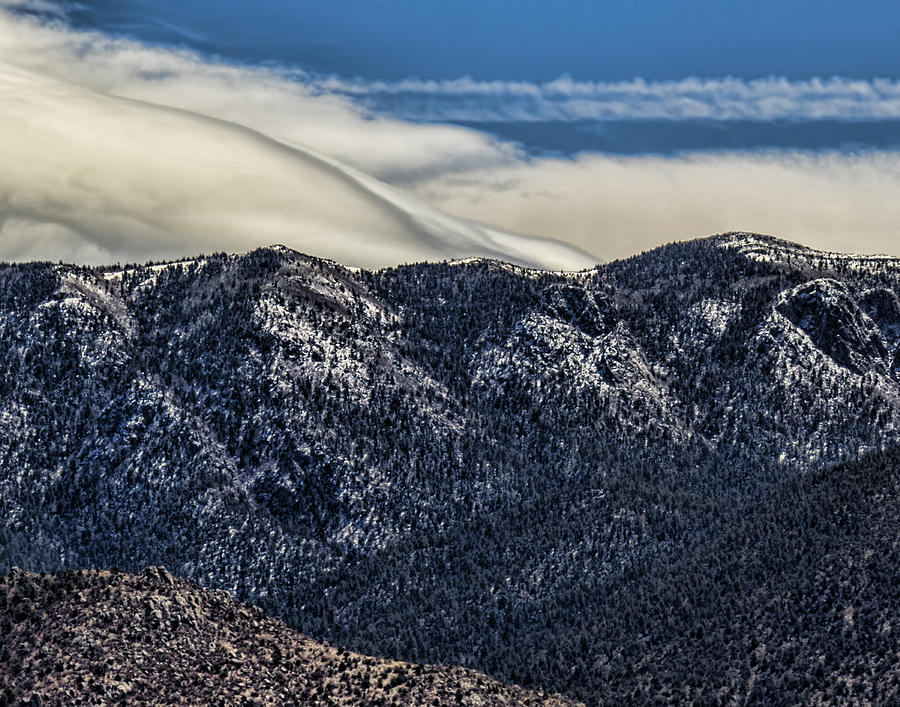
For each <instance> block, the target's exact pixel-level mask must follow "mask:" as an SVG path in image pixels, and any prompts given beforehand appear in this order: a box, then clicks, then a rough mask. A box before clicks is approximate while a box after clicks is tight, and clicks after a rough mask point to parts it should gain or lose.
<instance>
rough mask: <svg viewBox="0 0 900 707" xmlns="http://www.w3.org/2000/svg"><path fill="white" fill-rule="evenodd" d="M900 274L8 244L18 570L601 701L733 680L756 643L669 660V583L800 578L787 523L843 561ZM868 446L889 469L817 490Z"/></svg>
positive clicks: (8, 479) (897, 441)
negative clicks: (235, 601)
mask: <svg viewBox="0 0 900 707" xmlns="http://www.w3.org/2000/svg"><path fill="white" fill-rule="evenodd" d="M898 293H900V263H898V261H896V260H893V259H889V258H877V257H856V256H840V255H834V254H827V253H818V252H816V251H810V250H808V249H803V248H801V247H799V246H794V245H793V244H788V243H784V242H781V241H777V240H775V239H771V238H766V237H761V236H756V235H752V234H728V235H725V236H720V237H714V238H711V239H704V240H700V241H694V242H690V243H682V244H674V245H671V246H666V247H663V248H660V249H657V250H654V251H651V252H649V253H645V254H643V255H640V256H637V257H635V258H631V259H628V260H625V261H619V262H615V263H610V264H608V265H604V266H601V267H598V268H596V269H595V270H592V271H590V272H584V273H573V274H553V273H547V272H541V271H537V270H528V269H524V268H521V267H515V266H510V265H507V264H504V263H500V262H497V261H490V260H468V261H464V262H457V263H444V264H419V265H411V266H405V267H401V268H394V269H389V270H382V271H377V272H367V271H350V270H347V269H346V268H343V267H341V266H339V265H337V264H335V263H333V262H329V261H324V260H319V259H315V258H309V257H306V256H302V255H300V254H298V253H295V252H293V251H290V250H288V249H285V248H269V249H262V250H259V251H255V252H253V253H250V254H248V255H246V256H225V255H213V256H207V257H198V258H197V259H195V260H193V261H185V262H182V263H172V264H165V265H156V266H152V267H136V268H130V269H125V270H121V269H111V268H107V269H103V268H97V269H88V268H73V267H70V266H58V265H49V264H30V265H18V266H7V267H4V268H3V269H2V270H0V432H2V433H0V571H4V570H5V571H8V569H9V568H10V567H11V566H13V565H18V566H21V567H25V568H26V569H29V570H40V569H44V570H52V569H58V568H64V567H108V566H113V565H115V566H119V567H123V568H127V569H132V570H138V569H140V568H142V567H146V566H151V565H161V564H162V565H165V566H167V567H168V568H169V569H170V570H171V571H172V572H173V573H174V574H176V575H179V576H183V577H186V578H190V579H194V580H196V581H198V582H200V583H201V584H202V585H203V586H205V587H209V588H220V589H227V590H229V591H231V592H233V593H234V594H235V595H236V596H237V597H238V598H239V599H241V600H244V601H251V602H254V603H257V604H259V605H260V606H262V607H264V608H265V609H266V610H268V611H270V612H272V613H274V614H275V615H277V616H280V617H282V618H283V619H285V621H286V622H287V623H288V624H290V625H291V626H294V627H296V628H299V629H300V630H302V631H303V632H304V633H306V634H308V635H311V636H313V637H314V638H316V639H321V640H327V641H329V642H332V643H335V644H338V645H343V646H345V647H348V648H351V649H353V650H356V651H359V652H361V653H368V654H379V655H389V656H392V657H398V658H403V659H405V660H409V661H412V662H441V663H445V664H456V665H466V666H473V667H478V668H479V669H480V670H483V671H485V672H488V673H489V674H491V675H493V676H498V677H501V678H502V679H504V680H508V681H511V682H516V683H519V684H523V685H526V686H530V685H534V686H540V687H542V688H544V689H550V690H552V691H564V692H565V693H566V694H569V695H571V696H574V697H576V698H579V699H584V700H586V701H596V700H601V701H602V700H609V701H612V702H621V701H622V700H623V699H628V698H629V696H630V695H631V693H632V692H633V691H635V690H637V691H638V692H637V693H635V694H641V695H645V696H649V695H650V693H649V692H647V691H648V690H650V691H652V690H656V689H657V688H656V687H653V685H655V683H653V682H652V680H650V678H651V677H652V676H655V677H656V679H657V682H660V683H665V684H668V685H676V684H684V685H687V684H693V685H695V686H696V689H697V690H698V691H699V692H696V693H692V694H693V695H694V697H693V698H690V699H694V698H696V699H701V698H703V699H705V698H706V697H707V696H708V693H706V692H703V691H702V685H714V684H718V685H719V686H720V688H721V689H722V690H724V691H725V693H726V694H728V695H738V694H742V693H741V692H740V691H741V690H746V689H747V688H748V686H747V684H746V683H742V682H740V681H738V682H728V680H730V678H727V676H728V675H731V674H732V671H733V670H735V669H737V668H735V666H736V665H737V664H741V665H743V663H742V662H741V661H743V660H744V659H745V658H746V657H747V654H746V650H749V649H748V648H747V646H746V645H745V644H743V643H741V644H740V645H738V644H735V646H736V647H735V653H734V655H731V654H729V655H731V658H730V660H732V662H731V663H729V662H727V661H725V662H722V661H716V662H715V665H716V666H718V667H716V668H715V670H716V671H718V672H716V674H715V675H707V676H706V677H705V678H703V679H701V678H700V677H698V676H697V675H695V674H693V673H691V672H690V671H691V670H692V669H693V668H691V667H690V665H691V664H690V661H687V662H684V661H681V662H679V661H676V662H675V663H673V664H672V665H675V666H677V669H676V668H675V667H673V668H672V671H673V672H672V673H671V674H668V676H666V674H665V672H664V671H665V670H667V669H668V668H666V666H667V665H668V663H666V661H669V660H670V659H671V654H670V652H667V651H670V650H674V648H673V646H675V645H676V644H678V641H680V640H682V639H683V638H684V637H683V636H682V634H681V633H679V632H680V631H681V630H682V627H683V626H684V625H687V624H683V623H677V622H673V620H670V618H669V617H670V616H673V615H675V612H674V610H673V609H672V608H671V607H673V606H683V611H684V612H685V616H687V617H692V618H690V620H691V621H695V622H697V626H698V627H699V630H701V631H706V629H708V628H709V629H712V628H713V627H714V626H716V625H717V624H718V622H719V621H721V619H722V618H723V617H727V616H728V608H727V606H728V604H727V600H728V599H729V598H731V599H735V601H736V597H737V596H738V595H739V593H738V590H737V589H736V588H737V587H740V586H744V587H745V588H747V587H749V588H748V589H747V591H748V592H749V593H750V595H751V596H753V597H757V596H760V597H762V596H767V595H766V592H767V591H769V589H771V588H766V587H764V586H762V585H759V584H758V583H757V584H756V585H753V584H752V582H754V581H756V580H757V579H758V578H759V577H766V576H772V577H776V576H778V577H784V578H785V579H784V582H785V591H792V589H791V588H792V587H795V586H800V585H799V584H798V583H799V582H800V580H801V579H802V577H798V576H795V577H794V578H793V579H792V578H791V575H790V573H789V570H790V568H791V567H792V564H791V562H789V561H788V560H787V559H785V558H790V557H795V558H796V556H795V555H792V554H791V553H792V552H794V550H795V547H794V545H795V544H796V546H797V547H799V548H803V549H805V551H808V556H809V560H808V562H807V564H806V565H805V566H806V567H807V568H810V569H809V571H810V572H818V571H819V570H818V569H812V568H816V567H819V568H824V569H822V570H821V571H823V572H824V573H825V574H824V575H823V576H824V577H826V578H828V577H837V575H836V574H835V572H837V569H835V567H837V565H834V563H833V562H831V560H830V559H829V558H830V557H831V555H830V554H829V553H832V552H833V551H834V548H835V547H836V545H835V544H834V543H837V542H838V540H839V539H840V538H845V537H846V538H851V539H852V538H857V540H852V542H862V541H861V540H858V538H859V537H862V536H860V535H859V533H861V532H862V531H861V530H860V529H859V527H858V525H857V524H856V523H857V521H856V520H854V519H856V518H859V516H858V515H850V516H848V515H846V511H845V510H844V509H846V508H851V507H856V508H864V507H866V505H867V504H868V505H870V506H871V507H873V508H875V509H886V508H890V507H892V506H891V505H890V504H892V503H893V502H894V501H893V499H894V496H895V490H891V489H892V488H894V487H892V486H891V483H892V482H891V481H890V480H891V479H892V478H893V477H892V476H891V474H893V473H894V470H895V469H896V449H897V447H898V445H900V383H898V367H897V366H896V361H897V357H898V355H900V348H898V337H897V331H898V327H900V321H897V311H898V310H897V309H896V308H895V307H894V306H893V304H894V303H895V302H896V298H897V295H898ZM882 457H884V459H887V460H888V461H887V462H885V463H886V464H887V467H885V468H886V469H887V471H884V470H883V469H882V471H880V472H879V474H880V476H878V478H880V479H882V482H881V485H880V486H866V485H865V484H858V485H857V486H855V487H841V490H840V493H838V491H837V490H836V491H835V495H834V496H833V497H830V496H829V495H828V489H829V488H830V486H829V485H828V484H827V483H826V484H824V486H820V487H816V488H817V489H818V490H817V491H816V493H815V494H814V495H813V496H812V497H809V498H807V491H806V490H805V489H806V488H807V487H806V484H807V483H810V480H811V479H815V478H818V477H816V475H817V474H825V475H829V474H834V475H835V478H840V474H841V473H842V471H841V470H842V469H845V468H848V466H847V465H851V466H852V465H854V464H859V465H861V466H860V467H859V469H862V470H863V471H860V472H858V473H859V474H861V475H862V478H867V476H866V474H867V473H868V472H865V470H866V469H869V468H870V466H869V465H870V464H874V465H875V467H871V468H879V469H881V466H879V465H880V464H882V462H881V461H879V460H880V459H882ZM854 468H856V467H854ZM828 478H831V477H828ZM783 489H792V490H791V491H790V493H788V492H786V491H785V492H782V491H781V490H783ZM879 512H880V511H879ZM798 514H799V515H798ZM884 518H885V520H884V523H885V528H886V529H887V530H886V531H885V533H883V535H884V536H885V537H886V536H887V535H889V532H888V531H890V529H891V528H892V527H893V526H892V525H891V523H892V521H891V520H890V518H891V516H890V514H887V515H884ZM829 519H830V520H829ZM826 520H827V521H828V522H829V523H832V522H833V523H836V525H829V526H828V527H829V528H831V530H828V531H827V532H822V531H821V529H819V528H818V526H817V523H819V522H820V521H822V522H825V521H826ZM782 537H790V538H793V541H792V542H793V543H794V544H785V543H783V542H782V541H781V540H780V538H782ZM879 537H882V536H881V535H879ZM759 543H763V545H762V547H765V546H766V544H769V545H772V546H773V547H775V548H776V550H777V551H769V550H766V551H762V550H760V549H758V548H759V547H760V546H759V545H758V544H759ZM879 543H881V541H880V540H879ZM877 547H878V549H876V550H874V551H875V552H882V553H887V554H889V553H890V548H889V546H884V545H883V543H882V544H881V545H878V546H877ZM729 548H738V549H737V550H735V551H734V552H733V553H731V552H730V551H729ZM698 558H702V559H703V560H706V559H708V562H706V563H704V562H703V561H699V562H698ZM761 558H762V559H761ZM721 563H725V564H727V566H728V567H729V568H730V569H729V570H728V571H727V572H725V571H722V572H714V573H712V574H711V575H708V574H707V572H708V569H709V567H711V566H719V565H720V564H721ZM728 563H730V564H728ZM817 563H818V564H817ZM723 566H724V565H723ZM829 567H831V568H832V569H828V568H829ZM740 572H745V574H746V577H747V578H748V579H747V580H746V583H745V584H743V585H741V584H739V583H735V582H734V581H732V577H734V576H736V573H737V574H740ZM672 578H675V579H672ZM670 579H671V586H672V587H680V588H681V590H680V592H679V593H677V594H675V593H671V592H668V590H665V587H667V586H669V585H668V584H667V582H669V581H670ZM676 579H677V581H676ZM695 580H696V581H697V582H700V581H701V580H702V582H703V583H704V584H703V586H704V587H706V590H704V592H705V593H703V594H700V593H698V594H696V595H694V594H692V593H691V592H690V591H689V589H690V588H691V587H692V586H694V583H695ZM748 583H749V584H748ZM664 590H665V591H664ZM704 596H715V597H720V598H721V601H718V600H717V601H716V602H711V603H710V602H708V601H707V600H706V599H704ZM890 596H891V595H890V591H889V589H885V590H884V592H883V593H882V597H881V599H879V600H878V602H880V604H879V607H878V610H879V611H882V610H884V609H885V608H890V607H891V606H892V604H891V603H890V601H893V600H892V599H890ZM665 597H668V598H665ZM889 599H890V601H889ZM767 606H768V604H766V603H765V602H764V603H763V604H760V605H759V606H757V607H756V608H752V607H751V608H752V611H756V610H757V609H758V610H759V611H762V612H763V613H764V614H765V616H766V617H768V618H767V619H766V620H767V621H768V620H775V619H773V618H772V616H773V615H772V614H771V613H767V612H769V611H770V609H769V608H766V607H767ZM661 607H662V609H661ZM751 608H748V609H747V611H751ZM663 609H664V610H663ZM752 611H751V613H752ZM411 625H413V626H414V627H415V628H414V629H413V630H410V626H411ZM717 630H718V629H717ZM642 635H646V636H648V637H652V639H653V641H655V643H654V645H655V646H657V648H659V651H661V652H653V655H656V656H657V658H658V660H656V662H654V663H652V664H647V665H644V666H643V667H642V668H641V670H640V671H637V670H636V669H635V667H634V661H631V662H629V661H630V659H628V658H626V657H623V656H628V655H632V654H631V653H628V652H627V650H634V651H638V652H639V646H637V644H635V643H634V642H633V639H634V636H642ZM704 635H706V634H704ZM814 635H818V634H815V632H814ZM820 638H821V637H820ZM648 640H650V638H648ZM685 640H686V639H685ZM822 640H825V639H824V638H823V639H822ZM854 640H855V639H854ZM886 640H887V641H888V642H889V643H890V642H891V641H894V640H895V639H894V638H893V634H890V635H889V636H888V637H887V639H886ZM813 643H814V642H813ZM811 645H812V644H811ZM847 645H848V646H849V648H848V650H850V649H851V648H853V646H854V645H855V644H854V643H853V642H852V641H850V642H849V643H848V644H847ZM629 646H631V648H628V647H629ZM666 646H669V648H665V647H666ZM859 648H860V651H862V652H865V651H866V650H868V648H866V647H865V646H862V645H860V646H859ZM626 649H627V650H626ZM692 650H693V651H694V652H693V653H691V652H690V651H692ZM707 650H709V646H708V645H707V644H706V643H694V642H689V646H688V648H684V652H683V655H684V656H687V657H688V658H690V657H691V656H693V657H694V658H695V659H696V660H695V661H694V663H693V664H697V661H699V660H700V659H701V658H702V657H703V656H704V655H705V654H704V651H707ZM654 651H656V649H654ZM648 655H649V653H648ZM686 660H687V659H686ZM623 661H624V662H623ZM628 665H630V666H631V667H627V666H628ZM603 666H610V668H609V671H611V672H609V671H607V669H606V668H604V667H603ZM711 670H712V668H711ZM620 671H621V672H620ZM660 671H663V672H660ZM640 676H644V677H647V679H648V680H650V682H648V683H644V682H640V681H639V679H638V678H639V677H640ZM612 677H614V678H615V679H612ZM664 677H665V680H663V678H664ZM826 678H827V679H828V680H831V679H832V678H834V675H833V674H830V673H829V674H828V675H824V674H823V678H822V680H826ZM829 684H831V683H829ZM826 687H827V686H826V685H825V682H822V681H820V683H819V688H817V689H822V690H825V689H826ZM710 689H712V688H710ZM717 689H718V688H717ZM778 689H781V688H778ZM828 689H831V688H828ZM670 697H672V698H674V697H675V695H674V693H673V694H672V695H670ZM685 699H688V697H685Z"/></svg>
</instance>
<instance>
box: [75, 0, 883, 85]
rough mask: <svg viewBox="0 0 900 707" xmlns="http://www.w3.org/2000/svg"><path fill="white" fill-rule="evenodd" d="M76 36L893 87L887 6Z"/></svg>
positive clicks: (418, 13) (392, 68)
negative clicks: (835, 79) (875, 81)
mask: <svg viewBox="0 0 900 707" xmlns="http://www.w3.org/2000/svg"><path fill="white" fill-rule="evenodd" d="M81 5H83V6H84V10H82V11H78V12H75V13H73V15H74V17H75V18H76V20H77V21H78V22H80V23H83V24H86V25H90V26H95V27H100V28H103V29H107V30H117V31H125V32H129V33H133V34H135V35H136V36H138V37H142V38H145V39H153V40H157V41H174V42H185V43H187V44H190V45H193V46H196V47H198V48H202V49H205V50H212V51H219V52H221V53H222V54H224V55H225V56H229V57H232V58H236V59H241V60H246V61H266V60H273V61H278V62H285V63H296V64H300V65H302V66H304V67H306V68H309V69H314V70H318V71H322V72H326V73H337V74H341V75H343V76H364V77H368V78H381V79H401V78H407V77H410V76H415V77H419V78H433V79H453V78H458V77H460V76H471V77H472V78H475V79H480V80H495V79H496V80H525V81H535V82H545V81H550V80H552V79H555V78H557V77H558V76H560V75H563V74H568V75H571V76H572V77H574V78H576V79H580V80H592V81H618V80H627V79H632V78H636V77H643V78H645V79H662V80H675V79H680V78H683V77H685V76H700V77H719V76H736V77H740V78H746V79H752V78H759V77H764V76H769V75H776V76H784V77H787V78H789V79H803V78H810V77H814V76H820V77H830V76H835V75H838V76H845V77H850V78H870V77H887V78H900V43H898V42H897V37H898V34H900V6H898V5H897V3H896V2H892V1H890V0H856V1H855V2H851V1H848V0H844V1H840V2H838V1H835V0H741V1H737V0H615V1H609V0H607V1H605V2H604V1H602V0H514V1H513V0H216V1H215V2H211V1H209V0H153V1H148V0H103V1H100V0H82V2H81Z"/></svg>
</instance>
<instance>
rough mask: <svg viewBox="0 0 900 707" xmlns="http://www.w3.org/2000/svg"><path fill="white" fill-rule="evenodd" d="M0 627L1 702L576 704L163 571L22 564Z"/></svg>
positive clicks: (11, 580)
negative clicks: (375, 654) (361, 649)
mask: <svg viewBox="0 0 900 707" xmlns="http://www.w3.org/2000/svg"><path fill="white" fill-rule="evenodd" d="M0 627H2V631H0V675H2V676H3V678H2V681H0V702H2V703H3V704H26V705H74V704H123V703H127V704H156V705H163V704H195V705H197V704H205V705H213V704H221V705H291V704H295V705H317V704H321V705H326V704H327V705H379V704H380V705H391V704H419V705H453V704H458V705H559V706H562V705H566V704H573V703H572V702H571V701H568V700H565V699H562V698H557V697H548V696H545V695H539V694H535V693H532V692H528V691H526V690H522V689H521V688H517V687H512V686H509V685H504V684H502V683H499V682H497V681H496V680H491V679H489V678H487V677H485V676H484V675H482V674H480V673H476V672H475V671H473V670H464V669H461V668H451V667H447V668H445V667H439V666H426V665H410V664H409V663H402V662H400V661H391V660H385V659H379V658H370V657H367V656H362V655H359V654H356V653H350V652H348V651H345V650H340V649H337V648H332V647H331V646H326V645H323V644H321V643H316V642H315V641H312V640H310V639H308V638H306V637H305V636H302V635H300V634H298V633H296V632H295V631H292V630H290V629H289V628H287V627H286V626H285V625H284V624H283V623H282V622H281V621H277V620H275V619H271V618H268V617H266V616H265V615H264V614H263V613H262V611H260V610H259V609H257V608H254V607H247V606H243V605H241V604H238V603H236V602H234V601H232V600H231V599H230V598H229V597H228V595H227V594H225V593H223V592H215V593H213V592H207V591H204V590H203V589H201V588H200V587H199V586H198V585H197V584H195V583H193V582H186V581H184V580H181V579H175V578H173V577H172V575H170V574H169V573H168V572H167V571H166V570H165V569H164V568H161V567H159V568H157V567H152V568H149V569H147V570H145V571H144V572H142V573H140V574H124V573H122V572H118V571H88V572H85V571H62V572H57V573H54V574H49V575H47V574H40V575H38V574H29V573H24V572H22V571H20V570H18V569H16V570H14V571H13V573H12V574H11V575H9V576H7V577H5V578H3V579H2V580H0Z"/></svg>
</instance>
